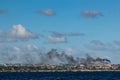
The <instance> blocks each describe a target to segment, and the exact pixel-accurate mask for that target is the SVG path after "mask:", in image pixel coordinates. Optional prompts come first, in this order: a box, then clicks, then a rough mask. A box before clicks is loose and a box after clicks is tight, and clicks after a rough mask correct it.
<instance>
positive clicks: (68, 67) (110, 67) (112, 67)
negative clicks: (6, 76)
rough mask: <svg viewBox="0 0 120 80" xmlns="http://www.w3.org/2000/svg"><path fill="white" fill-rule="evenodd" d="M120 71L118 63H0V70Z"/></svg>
mask: <svg viewBox="0 0 120 80" xmlns="http://www.w3.org/2000/svg"><path fill="white" fill-rule="evenodd" d="M66 71H73V72H77V71H120V64H87V65H84V64H79V65H78V64H77V65H75V64H59V65H52V64H1V65H0V72H66Z"/></svg>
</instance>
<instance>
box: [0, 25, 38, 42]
mask: <svg viewBox="0 0 120 80" xmlns="http://www.w3.org/2000/svg"><path fill="white" fill-rule="evenodd" d="M38 37H39V36H38V35H37V34H35V33H32V32H30V31H28V30H26V29H25V27H24V26H22V25H21V24H18V25H13V27H12V28H11V29H10V30H7V31H5V30H0V42H14V41H25V40H28V39H36V38H38Z"/></svg>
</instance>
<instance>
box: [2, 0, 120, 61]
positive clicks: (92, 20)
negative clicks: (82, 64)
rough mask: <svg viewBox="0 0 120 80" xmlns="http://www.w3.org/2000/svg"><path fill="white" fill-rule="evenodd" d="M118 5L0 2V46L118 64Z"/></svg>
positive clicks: (68, 0) (114, 1)
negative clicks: (58, 51) (104, 59)
mask: <svg viewBox="0 0 120 80" xmlns="http://www.w3.org/2000/svg"><path fill="white" fill-rule="evenodd" d="M119 3H120V0H74V1H73V0H0V30H1V32H0V37H1V38H0V45H2V46H3V45H6V46H8V45H9V46H19V45H25V44H26V45H27V44H31V45H36V46H37V47H41V48H46V49H47V50H49V49H51V48H57V49H62V50H66V52H68V54H69V53H70V54H71V55H73V56H80V57H81V56H83V55H84V54H85V53H89V54H90V55H91V56H100V57H107V58H109V59H110V60H111V61H112V62H113V63H120V61H119V58H120V37H119V34H120V31H119V30H120V15H119V14H120V5H119ZM13 25H15V27H14V28H13ZM20 29H22V30H23V29H25V31H22V32H24V33H20V32H16V34H17V36H13V33H12V31H13V32H14V30H15V31H19V30H20ZM31 32H32V33H31ZM9 33H10V34H9ZM14 33H15V32H14ZM24 34H25V35H24ZM6 35H7V36H6ZM11 35H12V36H11ZM3 37H4V38H3ZM8 39H9V40H8Z"/></svg>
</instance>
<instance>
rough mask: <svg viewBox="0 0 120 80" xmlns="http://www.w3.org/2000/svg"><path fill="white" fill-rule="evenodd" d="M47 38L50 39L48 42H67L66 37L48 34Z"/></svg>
mask: <svg viewBox="0 0 120 80" xmlns="http://www.w3.org/2000/svg"><path fill="white" fill-rule="evenodd" d="M48 39H49V40H50V42H52V43H59V42H67V39H66V37H63V36H61V37H58V36H52V35H51V36H48Z"/></svg>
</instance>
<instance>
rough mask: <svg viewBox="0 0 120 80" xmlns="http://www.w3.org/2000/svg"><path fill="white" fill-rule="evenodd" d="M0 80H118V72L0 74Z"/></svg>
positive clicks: (119, 79) (119, 77)
mask: <svg viewBox="0 0 120 80" xmlns="http://www.w3.org/2000/svg"><path fill="white" fill-rule="evenodd" d="M0 80H120V72H114V71H113V72H112V71H111V72H0Z"/></svg>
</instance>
